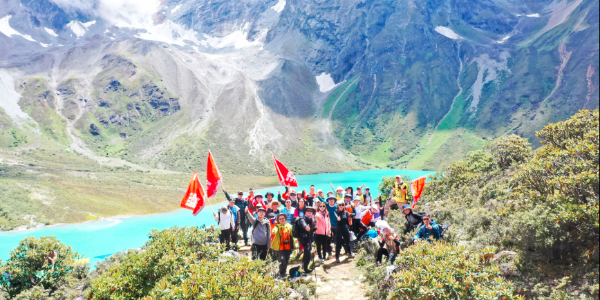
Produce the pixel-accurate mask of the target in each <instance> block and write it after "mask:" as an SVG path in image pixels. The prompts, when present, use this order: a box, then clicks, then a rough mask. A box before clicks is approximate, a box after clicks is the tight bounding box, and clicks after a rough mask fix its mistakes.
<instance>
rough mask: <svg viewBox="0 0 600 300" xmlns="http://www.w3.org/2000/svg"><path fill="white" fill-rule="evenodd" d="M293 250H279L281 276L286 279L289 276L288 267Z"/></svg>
mask: <svg viewBox="0 0 600 300" xmlns="http://www.w3.org/2000/svg"><path fill="white" fill-rule="evenodd" d="M291 255H292V250H279V251H277V259H278V260H279V275H280V276H281V277H285V275H286V274H287V273H286V271H287V266H288V262H289V261H290V256H291Z"/></svg>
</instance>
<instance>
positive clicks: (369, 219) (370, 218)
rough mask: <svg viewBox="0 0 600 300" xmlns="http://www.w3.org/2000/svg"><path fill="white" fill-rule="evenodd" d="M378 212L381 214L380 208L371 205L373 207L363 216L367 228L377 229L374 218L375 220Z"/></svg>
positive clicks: (362, 220)
mask: <svg viewBox="0 0 600 300" xmlns="http://www.w3.org/2000/svg"><path fill="white" fill-rule="evenodd" d="M378 212H379V208H377V205H375V204H373V205H371V207H370V208H369V209H368V210H366V211H365V214H364V215H363V217H362V219H361V222H362V223H363V224H365V226H369V227H375V222H376V220H374V218H375V214H376V213H378Z"/></svg>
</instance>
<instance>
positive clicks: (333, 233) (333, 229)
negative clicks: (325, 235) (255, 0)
mask: <svg viewBox="0 0 600 300" xmlns="http://www.w3.org/2000/svg"><path fill="white" fill-rule="evenodd" d="M336 236H337V227H333V226H332V227H331V242H333V244H334V245H335V243H337V239H336ZM330 244H331V243H330Z"/></svg>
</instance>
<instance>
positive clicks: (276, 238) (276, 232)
mask: <svg viewBox="0 0 600 300" xmlns="http://www.w3.org/2000/svg"><path fill="white" fill-rule="evenodd" d="M282 227H283V228H285V229H286V230H288V231H289V233H290V237H291V238H292V241H291V242H292V245H291V249H292V250H293V249H294V234H293V233H292V225H290V224H289V223H285V224H283V225H280V224H277V225H275V227H273V230H272V231H271V235H272V236H273V240H272V241H271V249H273V250H277V251H279V242H280V239H281V230H280V228H282Z"/></svg>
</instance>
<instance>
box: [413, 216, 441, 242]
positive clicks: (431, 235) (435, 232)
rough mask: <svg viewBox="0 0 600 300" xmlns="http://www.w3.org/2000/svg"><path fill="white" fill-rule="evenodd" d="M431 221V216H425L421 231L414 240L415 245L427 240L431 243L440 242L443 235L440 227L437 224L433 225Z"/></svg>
mask: <svg viewBox="0 0 600 300" xmlns="http://www.w3.org/2000/svg"><path fill="white" fill-rule="evenodd" d="M431 221H432V220H431V215H429V214H425V215H424V216H423V226H421V228H419V231H417V234H415V237H414V238H413V242H414V243H415V244H416V243H418V242H419V241H421V240H427V241H429V242H430V243H431V242H433V240H436V241H438V240H439V239H440V237H441V235H442V234H441V231H440V227H439V226H438V225H437V224H432V223H431Z"/></svg>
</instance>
